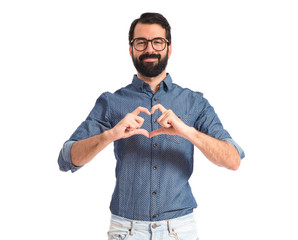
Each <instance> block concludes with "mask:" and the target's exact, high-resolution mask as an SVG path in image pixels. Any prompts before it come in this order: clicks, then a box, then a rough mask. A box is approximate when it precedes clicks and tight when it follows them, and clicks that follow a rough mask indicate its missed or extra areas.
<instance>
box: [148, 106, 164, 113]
mask: <svg viewBox="0 0 298 240" xmlns="http://www.w3.org/2000/svg"><path fill="white" fill-rule="evenodd" d="M157 109H158V110H159V111H161V113H164V112H165V111H167V109H166V108H165V107H164V106H162V105H161V104H156V105H154V106H153V107H152V108H151V114H153V113H154V112H155V111H156V110H157Z"/></svg>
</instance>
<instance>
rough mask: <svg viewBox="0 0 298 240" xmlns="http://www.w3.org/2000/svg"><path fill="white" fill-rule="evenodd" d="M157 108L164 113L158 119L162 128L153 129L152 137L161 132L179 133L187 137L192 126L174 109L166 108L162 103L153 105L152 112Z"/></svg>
mask: <svg viewBox="0 0 298 240" xmlns="http://www.w3.org/2000/svg"><path fill="white" fill-rule="evenodd" d="M156 110H159V111H160V112H161V113H162V115H161V116H160V117H159V118H158V119H157V122H158V123H159V124H160V125H161V128H160V129H157V130H154V131H152V132H151V133H150V138H151V137H154V136H157V135H160V134H168V135H178V136H180V137H184V138H185V136H186V132H187V130H188V129H189V128H190V127H189V126H187V125H186V124H185V123H184V122H183V121H182V120H181V119H180V118H179V117H177V116H176V114H175V113H174V112H173V111H172V110H170V109H166V108H164V107H163V106H162V105H161V104H157V105H155V106H153V107H152V109H151V114H153V113H154V112H155V111H156Z"/></svg>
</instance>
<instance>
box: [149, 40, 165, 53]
mask: <svg viewBox="0 0 298 240" xmlns="http://www.w3.org/2000/svg"><path fill="white" fill-rule="evenodd" d="M152 46H153V48H154V49H155V50H156V51H162V50H164V49H165V47H166V40H165V39H163V38H155V39H153V40H152Z"/></svg>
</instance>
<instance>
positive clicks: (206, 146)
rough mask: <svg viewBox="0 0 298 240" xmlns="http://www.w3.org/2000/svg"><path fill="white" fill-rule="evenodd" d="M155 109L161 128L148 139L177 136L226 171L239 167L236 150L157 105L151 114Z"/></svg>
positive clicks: (238, 157)
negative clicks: (188, 142) (162, 135)
mask: <svg viewBox="0 0 298 240" xmlns="http://www.w3.org/2000/svg"><path fill="white" fill-rule="evenodd" d="M157 109H159V110H160V111H161V112H162V115H161V116H160V117H159V119H158V120H157V122H158V123H159V124H160V125H161V126H162V127H161V128H160V129H158V130H155V131H153V132H151V133H150V137H154V136H156V135H159V134H169V135H179V136H181V137H184V138H185V139H187V140H189V141H190V142H191V143H192V144H193V145H194V146H196V147H197V148H198V149H200V150H201V151H202V153H203V154H204V155H205V156H206V157H207V159H209V160H210V161H211V162H213V163H215V164H216V165H218V166H222V167H226V168H228V169H232V170H237V169H238V168H239V165H240V156H239V154H238V151H237V150H236V148H235V147H234V146H233V145H232V144H230V143H228V142H226V141H222V140H218V139H216V138H213V137H210V136H208V135H206V134H204V133H201V132H199V131H198V130H197V129H195V128H194V127H190V126H187V125H186V124H185V123H184V122H183V121H182V120H181V119H180V118H178V117H177V116H176V115H175V113H173V111H171V110H167V109H165V108H164V107H163V106H162V105H160V104H158V105H155V106H154V107H153V108H152V111H151V114H153V113H154V112H155V111H156V110H157Z"/></svg>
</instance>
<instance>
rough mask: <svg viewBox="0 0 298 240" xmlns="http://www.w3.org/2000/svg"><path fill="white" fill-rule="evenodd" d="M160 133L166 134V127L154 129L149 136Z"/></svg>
mask: <svg viewBox="0 0 298 240" xmlns="http://www.w3.org/2000/svg"><path fill="white" fill-rule="evenodd" d="M160 134H165V129H164V128H160V129H157V130H154V131H152V132H151V133H150V135H149V137H150V138H152V137H155V136H157V135H160Z"/></svg>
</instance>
